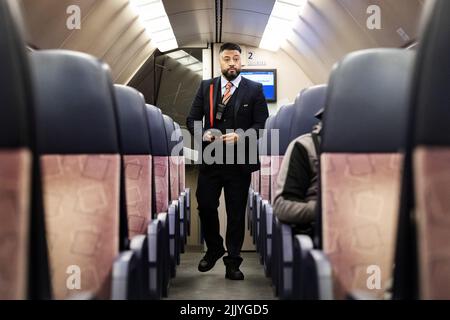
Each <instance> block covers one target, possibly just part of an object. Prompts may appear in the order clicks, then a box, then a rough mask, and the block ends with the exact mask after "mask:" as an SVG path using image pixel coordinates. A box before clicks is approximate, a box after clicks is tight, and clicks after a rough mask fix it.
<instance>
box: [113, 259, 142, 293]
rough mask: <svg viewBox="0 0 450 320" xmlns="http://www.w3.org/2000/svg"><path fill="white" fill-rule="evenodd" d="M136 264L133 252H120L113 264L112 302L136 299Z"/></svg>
mask: <svg viewBox="0 0 450 320" xmlns="http://www.w3.org/2000/svg"><path fill="white" fill-rule="evenodd" d="M137 268H138V263H137V259H136V256H135V254H134V252H133V251H131V250H128V251H124V252H121V253H120V254H119V256H118V257H117V258H116V260H115V261H114V264H113V272H112V292H111V299H112V300H130V299H136V298H137V297H136V296H135V293H136V291H135V290H136V289H137V288H135V285H136V271H137Z"/></svg>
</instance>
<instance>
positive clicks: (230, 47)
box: [219, 42, 242, 53]
mask: <svg viewBox="0 0 450 320" xmlns="http://www.w3.org/2000/svg"><path fill="white" fill-rule="evenodd" d="M225 50H236V51H239V53H242V49H241V47H240V46H239V45H238V44H236V43H231V42H227V43H224V44H223V45H222V46H221V47H220V52H219V53H222V52H224V51H225Z"/></svg>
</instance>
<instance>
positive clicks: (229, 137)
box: [221, 133, 239, 144]
mask: <svg viewBox="0 0 450 320" xmlns="http://www.w3.org/2000/svg"><path fill="white" fill-rule="evenodd" d="M221 139H222V141H223V142H225V143H229V144H233V143H237V142H238V141H239V135H238V134H237V133H229V134H225V135H223V136H222V137H221Z"/></svg>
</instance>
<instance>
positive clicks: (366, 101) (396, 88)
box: [322, 49, 415, 153]
mask: <svg viewBox="0 0 450 320" xmlns="http://www.w3.org/2000/svg"><path fill="white" fill-rule="evenodd" d="M414 57H415V54H414V52H412V51H407V50H401V49H370V50H364V51H358V52H354V53H351V54H349V55H347V56H346V57H345V58H344V59H343V60H342V61H341V62H340V63H339V64H338V65H337V66H336V68H335V69H334V70H333V73H332V75H331V78H330V84H329V87H328V94H327V101H326V108H325V113H324V118H323V142H322V150H323V152H352V153H383V152H398V151H399V150H400V149H402V148H403V147H404V146H405V137H406V132H405V130H406V123H407V114H408V102H409V101H408V100H409V99H408V92H409V88H410V83H411V81H410V78H411V72H412V63H413V60H414Z"/></svg>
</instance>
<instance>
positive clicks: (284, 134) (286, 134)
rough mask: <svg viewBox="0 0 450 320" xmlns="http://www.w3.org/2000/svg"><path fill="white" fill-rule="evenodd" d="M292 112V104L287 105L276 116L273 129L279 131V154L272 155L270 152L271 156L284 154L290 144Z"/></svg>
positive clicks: (293, 109)
mask: <svg viewBox="0 0 450 320" xmlns="http://www.w3.org/2000/svg"><path fill="white" fill-rule="evenodd" d="M294 111H295V108H294V104H288V105H285V106H283V107H281V108H280V110H279V111H278V113H277V114H276V116H275V120H274V123H273V129H278V130H280V131H279V132H280V144H279V154H273V152H272V155H284V154H285V153H286V151H287V148H288V146H289V144H290V143H291V141H290V140H289V139H290V131H291V125H292V117H293V114H294Z"/></svg>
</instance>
